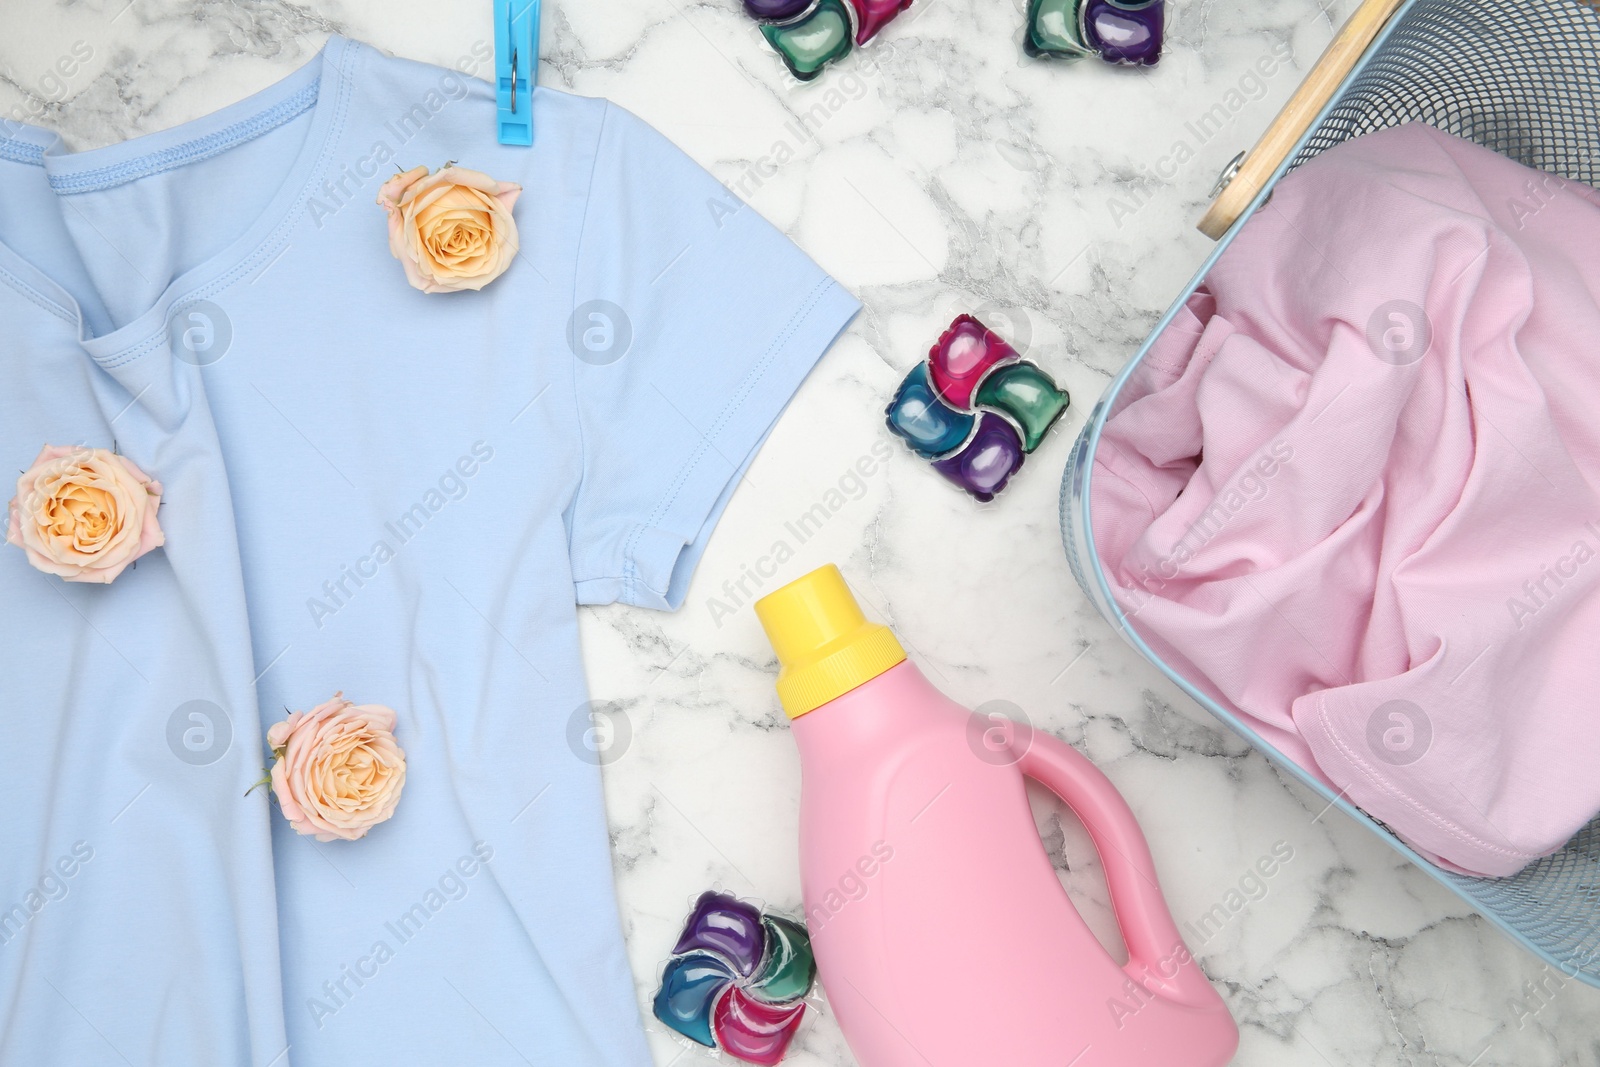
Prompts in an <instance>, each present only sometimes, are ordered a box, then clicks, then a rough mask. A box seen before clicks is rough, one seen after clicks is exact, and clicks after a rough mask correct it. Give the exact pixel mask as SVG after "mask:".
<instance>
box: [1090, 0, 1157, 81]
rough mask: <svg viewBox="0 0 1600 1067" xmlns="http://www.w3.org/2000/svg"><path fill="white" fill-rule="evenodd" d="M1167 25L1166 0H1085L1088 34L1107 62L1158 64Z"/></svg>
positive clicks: (1150, 65)
mask: <svg viewBox="0 0 1600 1067" xmlns="http://www.w3.org/2000/svg"><path fill="white" fill-rule="evenodd" d="M1165 27H1166V4H1165V2H1164V0H1145V2H1144V3H1119V2H1118V0H1084V7H1083V28H1084V37H1085V38H1086V39H1087V41H1088V44H1089V46H1090V47H1091V48H1093V49H1095V50H1096V51H1098V52H1099V53H1100V58H1101V59H1103V60H1105V61H1106V62H1107V63H1126V64H1130V65H1135V66H1146V67H1152V66H1155V64H1156V61H1157V60H1159V59H1160V58H1161V42H1162V36H1163V33H1164V30H1165Z"/></svg>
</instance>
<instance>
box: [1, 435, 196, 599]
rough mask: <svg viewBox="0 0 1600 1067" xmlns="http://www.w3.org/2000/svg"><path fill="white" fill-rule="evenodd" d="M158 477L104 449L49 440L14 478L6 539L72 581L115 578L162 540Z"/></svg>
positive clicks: (39, 565)
mask: <svg viewBox="0 0 1600 1067" xmlns="http://www.w3.org/2000/svg"><path fill="white" fill-rule="evenodd" d="M160 504H161V483H160V482H157V481H153V480H152V479H151V478H150V476H149V475H148V474H146V473H145V472H144V471H142V470H140V469H139V468H138V467H137V466H135V465H134V463H133V461H132V460H130V459H129V458H128V457H126V456H119V455H117V454H116V453H115V452H109V451H107V450H106V449H104V448H83V447H80V446H73V445H45V446H44V449H43V450H42V451H41V452H40V453H39V456H38V458H37V459H35V460H34V461H33V465H32V466H31V467H29V468H28V469H27V470H25V471H23V472H22V477H20V478H18V479H17V495H16V496H15V497H13V498H12V500H11V505H10V508H9V516H8V520H7V524H6V540H7V541H9V542H11V543H12V544H14V545H17V546H18V547H20V548H21V549H22V550H23V551H24V552H26V553H27V554H28V562H29V563H31V564H33V565H34V566H35V567H37V568H38V569H39V570H42V571H44V572H45V573H46V574H55V575H59V576H60V577H62V578H65V579H66V580H67V581H69V582H100V583H106V582H110V581H112V580H113V579H114V578H116V576H117V575H119V574H121V573H122V571H123V569H124V568H125V567H127V566H128V564H130V563H132V562H133V561H134V560H136V559H138V558H139V557H140V556H142V555H144V554H145V553H146V552H149V551H150V550H151V549H153V548H156V547H158V546H160V545H162V544H164V543H165V541H166V538H165V537H164V536H163V535H162V533H161V524H160V522H159V521H158V520H157V518H156V508H157V507H158V506H159V505H160Z"/></svg>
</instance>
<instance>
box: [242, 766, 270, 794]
mask: <svg viewBox="0 0 1600 1067" xmlns="http://www.w3.org/2000/svg"><path fill="white" fill-rule="evenodd" d="M264 785H265V786H270V785H272V772H271V771H269V770H267V769H266V768H265V767H263V768H261V780H260V781H258V782H256V783H255V784H254V785H252V786H251V787H250V788H249V789H246V790H245V791H244V795H245V796H249V795H250V794H251V793H254V792H255V791H256V790H257V789H260V788H261V787H262V786H264ZM267 795H268V796H271V795H272V794H271V793H270V792H269V793H268V794H267Z"/></svg>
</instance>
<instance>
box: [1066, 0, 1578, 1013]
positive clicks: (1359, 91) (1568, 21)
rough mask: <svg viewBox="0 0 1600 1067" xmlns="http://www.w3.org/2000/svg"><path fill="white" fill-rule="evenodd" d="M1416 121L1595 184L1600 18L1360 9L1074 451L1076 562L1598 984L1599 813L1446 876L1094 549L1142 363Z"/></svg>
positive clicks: (1221, 712)
mask: <svg viewBox="0 0 1600 1067" xmlns="http://www.w3.org/2000/svg"><path fill="white" fill-rule="evenodd" d="M1396 8H1398V10H1395V9H1396ZM1406 122H1425V123H1428V124H1430V125H1432V126H1435V127H1437V128H1439V129H1441V130H1444V131H1446V132H1448V133H1451V134H1454V135H1456V136H1458V137H1462V138H1465V139H1467V140H1471V141H1475V142H1477V143H1478V144H1480V145H1483V146H1485V147H1487V148H1491V149H1494V150H1495V151H1497V152H1500V153H1501V154H1503V155H1506V156H1509V157H1510V158H1512V159H1515V160H1517V161H1518V162H1521V163H1525V164H1527V165H1528V166H1531V167H1537V168H1540V169H1542V170H1546V171H1550V172H1552V173H1555V174H1558V175H1560V176H1562V177H1565V178H1569V179H1575V180H1577V181H1581V182H1584V183H1586V184H1589V185H1600V8H1597V6H1595V4H1594V3H1590V2H1586V0H1411V2H1409V3H1404V4H1399V3H1397V2H1396V0H1368V2H1367V3H1364V4H1363V5H1362V6H1361V7H1360V8H1359V9H1358V10H1357V11H1356V12H1355V14H1354V15H1353V16H1352V17H1351V19H1350V20H1349V22H1348V23H1347V24H1346V26H1345V28H1344V29H1343V30H1342V31H1341V32H1340V34H1339V35H1338V36H1337V37H1336V38H1335V40H1334V42H1333V44H1331V45H1330V46H1329V49H1328V51H1327V52H1326V53H1324V55H1323V58H1322V60H1321V61H1320V62H1319V63H1318V64H1317V66H1316V67H1315V68H1314V69H1313V70H1312V72H1311V73H1310V74H1308V76H1307V78H1306V81H1305V83H1304V84H1302V86H1301V88H1300V90H1299V91H1297V93H1296V95H1295V97H1294V98H1293V99H1292V100H1291V101H1290V104H1289V105H1288V106H1287V107H1286V108H1285V109H1284V111H1283V112H1282V113H1280V115H1279V116H1278V118H1277V119H1276V120H1275V121H1274V123H1273V125H1272V126H1271V127H1270V128H1269V130H1268V132H1267V134H1266V135H1265V136H1263V138H1262V140H1261V141H1260V142H1259V143H1258V144H1257V145H1256V146H1255V148H1253V149H1251V151H1250V152H1249V153H1241V156H1240V157H1239V158H1237V159H1235V160H1234V162H1233V164H1230V167H1229V170H1228V172H1226V173H1225V174H1224V175H1223V179H1222V181H1221V182H1219V184H1218V189H1217V190H1216V191H1214V194H1213V195H1217V193H1220V195H1218V196H1217V201H1216V203H1215V204H1214V205H1213V206H1212V209H1211V211H1210V212H1209V213H1208V214H1207V216H1206V218H1205V220H1204V221H1203V222H1202V224H1201V229H1203V230H1205V231H1206V232H1207V233H1210V234H1211V235H1212V236H1219V235H1220V236H1221V237H1222V240H1221V243H1220V244H1219V245H1218V247H1217V249H1216V251H1215V252H1214V253H1213V254H1212V256H1211V257H1210V258H1209V259H1208V260H1207V261H1206V262H1205V263H1204V264H1203V265H1202V266H1201V268H1200V270H1199V272H1198V273H1197V274H1196V275H1195V277H1194V278H1193V280H1191V281H1190V283H1189V285H1188V287H1187V288H1186V289H1185V290H1184V291H1183V292H1182V293H1180V294H1179V295H1178V298H1177V299H1176V300H1175V301H1174V302H1173V304H1172V307H1171V308H1170V309H1169V310H1168V312H1167V314H1166V315H1165V316H1163V318H1162V319H1161V321H1160V322H1159V323H1158V324H1157V326H1156V328H1155V330H1154V331H1153V332H1152V333H1151V336H1150V338H1149V339H1148V340H1146V342H1145V344H1144V346H1143V347H1142V348H1141V349H1140V350H1139V352H1138V353H1137V354H1136V355H1135V356H1134V358H1133V359H1132V360H1131V361H1130V362H1129V363H1128V365H1127V367H1125V368H1124V369H1123V371H1122V373H1121V374H1120V375H1118V376H1117V378H1116V380H1115V381H1113V382H1112V383H1111V386H1110V387H1109V388H1108V389H1107V390H1106V393H1105V395H1104V396H1103V397H1101V399H1100V401H1099V403H1098V404H1097V405H1096V406H1095V409H1094V411H1093V412H1092V413H1091V414H1090V417H1089V421H1088V424H1087V425H1086V426H1085V427H1084V429H1083V432H1082V434H1081V435H1080V436H1079V438H1078V440H1077V443H1076V444H1075V445H1074V446H1073V449H1072V453H1071V456H1070V457H1069V459H1068V462H1067V469H1066V474H1065V476H1064V478H1063V482H1062V488H1061V526H1062V534H1063V540H1064V542H1065V545H1066V552H1067V560H1068V562H1069V564H1070V565H1071V567H1072V573H1073V576H1074V577H1075V578H1076V579H1077V581H1078V584H1079V585H1080V586H1082V587H1083V589H1084V592H1085V593H1086V594H1087V595H1088V596H1089V598H1090V599H1091V600H1092V601H1093V603H1094V604H1095V606H1096V607H1097V608H1098V609H1099V611H1100V613H1101V614H1102V615H1103V616H1105V618H1106V619H1107V620H1108V621H1110V622H1111V623H1112V624H1113V626H1115V627H1116V628H1117V630H1118V631H1119V632H1120V633H1121V634H1122V635H1123V637H1124V638H1125V639H1127V640H1128V641H1129V643H1131V644H1132V645H1133V646H1134V647H1135V648H1136V649H1138V650H1139V652H1140V653H1141V654H1142V655H1143V656H1145V658H1147V659H1149V660H1150V661H1151V662H1152V663H1154V664H1155V665H1156V666H1157V667H1159V668H1161V670H1162V671H1163V672H1164V673H1165V674H1166V675H1167V676H1168V677H1170V678H1171V679H1172V680H1173V681H1174V682H1176V683H1177V684H1178V685H1179V686H1180V687H1181V688H1183V689H1184V690H1185V691H1186V692H1187V693H1188V694H1189V695H1190V696H1192V697H1193V698H1194V699H1195V700H1197V701H1199V702H1200V703H1201V704H1202V705H1204V706H1205V707H1206V708H1207V709H1208V710H1209V711H1210V712H1211V713H1212V714H1213V715H1215V716H1216V717H1217V718H1219V719H1221V720H1222V721H1223V722H1224V723H1226V724H1227V725H1228V726H1229V727H1231V728H1232V729H1233V730H1234V731H1235V732H1237V733H1238V734H1240V735H1241V736H1243V737H1244V738H1245V739H1246V740H1247V741H1249V742H1250V743H1251V744H1253V745H1254V746H1255V747H1257V748H1259V749H1261V750H1262V751H1263V752H1264V753H1265V754H1266V755H1267V756H1268V757H1269V758H1271V759H1273V760H1274V761H1276V762H1277V763H1279V764H1280V765H1282V766H1283V767H1284V768H1285V769H1286V770H1287V771H1288V772H1289V773H1291V774H1292V775H1294V777H1296V778H1298V779H1299V780H1300V781H1302V782H1304V783H1305V784H1306V786H1307V787H1308V788H1310V789H1312V790H1314V791H1315V792H1317V793H1318V794H1320V795H1321V796H1322V797H1323V798H1324V799H1325V800H1326V801H1327V802H1328V804H1329V805H1330V806H1332V807H1337V808H1339V809H1340V810H1342V811H1344V812H1345V813H1346V814H1347V815H1349V816H1350V817H1351V818H1353V819H1355V820H1356V821H1357V822H1359V823H1361V824H1362V825H1363V826H1365V827H1366V828H1367V829H1369V830H1371V831H1372V832H1373V833H1375V834H1377V835H1378V836H1380V837H1382V838H1383V839H1384V840H1385V841H1387V842H1388V843H1389V844H1390V845H1391V846H1392V847H1393V848H1395V849H1396V850H1397V851H1399V852H1400V853H1402V854H1403V855H1405V856H1407V857H1408V858H1409V859H1411V860H1412V861H1413V862H1414V863H1416V864H1417V865H1418V866H1420V867H1421V868H1422V869H1423V870H1425V871H1427V872H1428V873H1429V874H1431V875H1432V876H1433V877H1435V878H1436V879H1438V880H1439V881H1440V882H1442V883H1443V884H1444V885H1446V886H1448V887H1449V888H1451V889H1452V890H1454V891H1455V892H1456V893H1458V894H1460V895H1461V896H1462V897H1463V898H1464V899H1466V900H1467V901H1468V902H1469V903H1471V904H1472V906H1473V907H1474V908H1476V909H1477V910H1478V911H1480V912H1481V913H1482V914H1483V915H1484V916H1486V917H1487V918H1488V919H1489V920H1490V921H1492V922H1493V923H1495V924H1496V925H1497V926H1499V927H1500V928H1501V929H1503V930H1504V931H1505V932H1506V933H1507V934H1509V935H1510V936H1511V937H1513V938H1514V939H1516V940H1517V941H1519V942H1521V943H1522V944H1523V945H1525V946H1526V947H1527V948H1528V949H1530V950H1531V951H1532V952H1534V953H1535V954H1537V955H1538V956H1540V957H1542V958H1543V959H1544V960H1546V961H1547V962H1548V963H1549V964H1550V965H1551V966H1553V967H1556V968H1558V969H1559V970H1560V971H1562V972H1563V973H1564V974H1565V975H1567V976H1568V977H1576V978H1580V979H1582V980H1583V981H1585V982H1587V983H1589V984H1590V985H1594V986H1600V818H1597V819H1596V820H1595V821H1593V822H1591V823H1589V825H1588V826H1586V827H1585V828H1584V829H1582V830H1581V831H1579V833H1578V834H1577V835H1576V836H1575V837H1573V838H1572V840H1571V841H1569V842H1567V844H1566V846H1565V847H1563V848H1562V850H1561V851H1560V852H1557V853H1555V854H1554V855H1552V856H1548V857H1546V858H1544V859H1542V860H1540V861H1538V862H1536V863H1534V864H1532V865H1531V866H1529V867H1527V868H1525V869H1524V870H1522V871H1520V872H1519V873H1517V874H1516V875H1513V876H1511V877H1509V878H1472V877H1466V876H1463V875H1459V874H1455V873H1453V872H1450V871H1446V870H1443V869H1441V868H1440V867H1438V866H1436V865H1434V864H1433V863H1430V862H1429V861H1428V860H1426V859H1424V858H1423V857H1422V856H1420V855H1418V854H1417V853H1416V852H1414V851H1413V850H1412V849H1411V848H1409V847H1407V846H1406V845H1405V844H1404V843H1403V842H1402V841H1400V840H1399V839H1398V838H1397V837H1395V836H1394V835H1393V834H1392V833H1390V831H1389V830H1388V829H1387V828H1386V827H1385V826H1383V825H1382V824H1381V823H1379V822H1377V821H1375V820H1374V819H1372V818H1371V817H1369V816H1368V815H1366V814H1365V813H1364V812H1362V811H1361V810H1360V809H1359V808H1357V807H1355V806H1354V805H1353V804H1351V803H1350V802H1349V801H1347V800H1345V799H1344V798H1343V797H1342V796H1340V795H1337V794H1335V793H1334V791H1333V790H1331V789H1330V788H1329V787H1328V786H1327V785H1325V784H1324V783H1322V782H1321V781H1319V780H1318V779H1316V778H1315V777H1313V776H1312V775H1310V774H1308V773H1307V772H1306V771H1304V770H1303V769H1302V768H1300V767H1299V766H1298V765H1296V764H1295V763H1294V762H1293V761H1291V760H1289V759H1288V758H1287V757H1286V756H1284V755H1283V754H1282V753H1281V752H1279V751H1278V750H1276V749H1275V748H1274V747H1273V746H1272V745H1270V744H1269V743H1267V742H1266V741H1265V740H1264V739H1263V738H1262V737H1261V736H1260V735H1259V734H1257V733H1256V732H1255V731H1254V730H1253V729H1251V727H1250V726H1249V725H1247V724H1246V723H1245V722H1244V721H1242V720H1241V719H1240V717H1239V715H1238V714H1237V712H1236V711H1235V710H1234V709H1232V708H1229V707H1227V706H1224V705H1223V704H1221V703H1219V702H1218V701H1217V700H1215V699H1213V698H1212V697H1211V696H1209V695H1208V694H1207V693H1206V692H1204V691H1203V690H1202V688H1201V687H1200V686H1199V685H1197V684H1196V683H1195V681H1194V680H1192V679H1189V678H1186V677H1184V676H1183V675H1182V674H1181V673H1180V672H1178V671H1177V670H1175V669H1173V668H1172V667H1171V666H1169V665H1168V664H1166V663H1164V662H1163V661H1162V659H1161V657H1160V656H1159V655H1158V654H1157V653H1156V652H1154V651H1153V650H1152V648H1151V646H1150V645H1149V644H1147V643H1146V641H1145V640H1144V638H1142V637H1141V636H1140V634H1139V632H1138V630H1137V629H1136V627H1135V625H1134V622H1133V620H1131V619H1130V618H1129V617H1127V616H1126V615H1125V614H1124V613H1123V612H1122V610H1121V609H1120V608H1119V607H1118V606H1117V604H1116V602H1115V601H1114V600H1113V598H1112V596H1111V593H1110V589H1109V587H1108V585H1107V580H1106V576H1105V574H1104V572H1103V571H1102V569H1101V566H1100V559H1099V556H1098V554H1097V553H1096V551H1095V542H1094V526H1093V522H1092V516H1091V514H1090V510H1089V500H1090V493H1089V489H1090V478H1091V475H1092V472H1093V468H1094V459H1095V449H1096V447H1097V445H1098V443H1099V441H1100V435H1101V432H1102V430H1103V428H1104V426H1105V423H1106V420H1107V419H1108V418H1109V417H1111V416H1112V415H1115V414H1116V413H1117V412H1118V411H1120V410H1121V409H1122V408H1123V407H1125V406H1126V405H1127V404H1129V403H1131V402H1132V401H1133V400H1136V399H1138V398H1139V397H1140V396H1142V395H1144V393H1145V392H1147V391H1148V388H1147V387H1146V386H1145V384H1144V383H1145V373H1144V372H1143V370H1142V363H1143V361H1144V358H1145V355H1146V353H1148V351H1149V350H1150V347H1151V345H1152V344H1153V343H1154V341H1155V339H1156V337H1157V336H1158V335H1159V334H1160V333H1161V331H1163V330H1164V329H1166V328H1167V326H1168V324H1169V323H1170V322H1171V321H1172V319H1173V317H1174V316H1175V315H1176V314H1177V313H1178V311H1179V310H1180V309H1181V308H1182V307H1183V305H1184V302H1185V301H1187V300H1188V299H1189V297H1190V296H1191V295H1192V294H1193V293H1194V291H1195V289H1196V287H1198V286H1199V285H1200V284H1201V282H1202V281H1203V280H1204V278H1205V276H1206V273H1207V272H1208V271H1209V270H1210V269H1211V266H1212V264H1213V263H1215V262H1216V259H1217V257H1218V256H1220V255H1221V254H1222V252H1223V250H1224V249H1226V248H1227V246H1228V243H1229V241H1230V240H1231V239H1232V237H1233V236H1234V235H1235V234H1237V232H1238V230H1239V227H1240V226H1241V225H1243V224H1244V222H1245V221H1246V220H1248V218H1249V215H1250V213H1251V212H1252V211H1254V210H1255V209H1256V208H1257V207H1259V206H1260V205H1261V204H1262V203H1264V202H1265V200H1266V199H1267V198H1268V197H1270V196H1271V193H1272V186H1273V184H1274V183H1275V182H1276V181H1277V180H1278V179H1279V178H1281V177H1282V176H1283V175H1284V174H1286V173H1288V172H1289V171H1290V170H1292V169H1294V168H1295V167H1297V166H1299V165H1300V164H1301V163H1304V162H1305V161H1306V160H1308V159H1310V158H1312V157H1313V156H1315V155H1317V154H1318V153H1319V152H1322V151H1325V150H1326V149H1328V148H1331V147H1332V146H1334V145H1336V144H1338V143H1339V142H1341V141H1344V140H1347V139H1348V138H1351V137H1356V136H1359V135H1361V134H1365V133H1370V132H1373V131H1375V130H1379V129H1383V128H1386V127H1389V126H1397V125H1400V124H1403V123H1406ZM1224 231H1225V232H1224ZM1596 254H1597V255H1600V249H1597V250H1596ZM1595 402H1596V404H1600V398H1596V400H1595Z"/></svg>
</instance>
